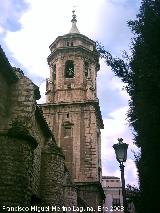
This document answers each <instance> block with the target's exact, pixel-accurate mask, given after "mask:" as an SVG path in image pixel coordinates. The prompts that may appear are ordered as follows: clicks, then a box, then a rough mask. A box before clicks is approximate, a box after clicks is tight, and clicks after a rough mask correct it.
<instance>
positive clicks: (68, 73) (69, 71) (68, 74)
mask: <svg viewBox="0 0 160 213" xmlns="http://www.w3.org/2000/svg"><path fill="white" fill-rule="evenodd" d="M73 77H74V62H73V61H72V60H68V61H66V63H65V78H73Z"/></svg>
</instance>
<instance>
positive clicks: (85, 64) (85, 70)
mask: <svg viewBox="0 0 160 213" xmlns="http://www.w3.org/2000/svg"><path fill="white" fill-rule="evenodd" d="M84 74H85V77H86V78H87V77H88V75H89V64H88V62H86V61H85V62H84Z"/></svg>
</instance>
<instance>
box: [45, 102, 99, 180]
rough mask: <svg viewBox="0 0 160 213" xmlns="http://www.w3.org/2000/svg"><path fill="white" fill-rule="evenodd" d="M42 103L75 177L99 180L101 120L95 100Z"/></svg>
mask: <svg viewBox="0 0 160 213" xmlns="http://www.w3.org/2000/svg"><path fill="white" fill-rule="evenodd" d="M41 107H42V109H43V114H44V116H45V118H46V120H47V122H48V125H49V126H50V128H51V130H52V132H54V134H55V138H56V140H57V142H58V145H59V146H60V147H62V150H63V151H64V154H65V157H66V158H65V162H66V166H67V168H68V170H69V172H70V174H71V175H72V177H73V179H74V181H82V182H83V181H87V182H91V181H100V175H99V168H100V161H99V157H100V150H98V148H99V147H100V145H99V144H98V143H100V141H99V140H98V130H99V127H98V125H99V123H98V119H97V117H96V109H95V107H94V104H93V105H92V104H90V103H77V104H74V103H72V104H59V105H57V104H55V105H54V104H53V105H51V104H50V105H47V104H46V105H45V104H43V105H41ZM53 123H54V125H53ZM65 128H67V129H69V128H70V133H68V134H69V135H65V133H64V131H66V130H65ZM67 131H68V130H67ZM97 145H98V146H97Z"/></svg>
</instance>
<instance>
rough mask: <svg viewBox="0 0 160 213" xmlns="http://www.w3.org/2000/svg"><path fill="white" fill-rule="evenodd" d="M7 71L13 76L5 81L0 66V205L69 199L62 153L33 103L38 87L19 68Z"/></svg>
mask: <svg viewBox="0 0 160 213" xmlns="http://www.w3.org/2000/svg"><path fill="white" fill-rule="evenodd" d="M0 68H1V67H0ZM6 72H7V69H6ZM11 72H13V73H14V75H16V77H17V79H16V81H13V82H8V81H7V80H6V76H5V75H4V74H3V72H1V69H0V89H1V92H2V93H3V94H4V96H0V97H1V98H0V107H1V109H2V110H1V114H0V118H2V117H3V122H1V123H0V207H2V206H17V205H20V206H30V205H40V206H41V205H53V206H55V205H57V206H62V205H64V202H65V199H66V200H69V199H71V194H70V195H69V198H67V196H68V194H67V193H64V191H66V189H64V187H63V185H64V181H65V179H64V178H65V166H64V155H63V153H62V151H61V150H60V148H58V147H57V145H56V141H55V139H54V135H53V134H52V133H51V131H50V129H49V127H48V125H47V123H46V121H45V119H44V117H43V114H42V112H41V110H40V108H39V107H38V106H37V104H36V100H37V99H39V97H40V95H39V90H38V87H37V86H36V85H35V84H33V82H32V81H31V80H30V79H28V78H27V77H26V76H24V74H23V72H22V71H21V70H20V69H15V68H14V69H12V70H11ZM7 106H8V107H7ZM6 112H7V113H6ZM1 121H2V120H1ZM4 124H5V125H4ZM64 194H65V196H64ZM74 195H75V194H74ZM70 202H71V201H70ZM74 202H75V201H74Z"/></svg>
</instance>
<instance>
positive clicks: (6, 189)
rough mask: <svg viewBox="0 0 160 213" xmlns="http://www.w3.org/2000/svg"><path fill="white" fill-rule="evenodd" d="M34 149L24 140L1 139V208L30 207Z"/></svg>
mask: <svg viewBox="0 0 160 213" xmlns="http://www.w3.org/2000/svg"><path fill="white" fill-rule="evenodd" d="M32 164H33V147H32V146H31V144H30V145H29V144H28V142H27V141H26V140H24V139H17V138H13V137H9V136H1V137H0V206H1V207H2V206H3V205H4V206H18V205H21V206H29V205H30V200H31V195H32V188H31V181H32V173H33V170H32Z"/></svg>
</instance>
